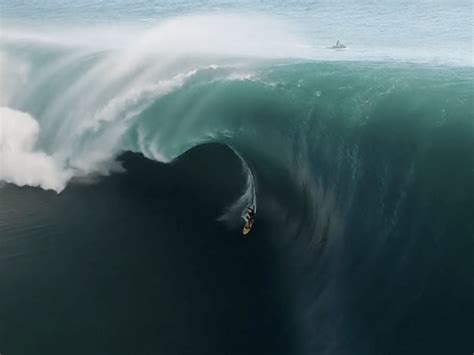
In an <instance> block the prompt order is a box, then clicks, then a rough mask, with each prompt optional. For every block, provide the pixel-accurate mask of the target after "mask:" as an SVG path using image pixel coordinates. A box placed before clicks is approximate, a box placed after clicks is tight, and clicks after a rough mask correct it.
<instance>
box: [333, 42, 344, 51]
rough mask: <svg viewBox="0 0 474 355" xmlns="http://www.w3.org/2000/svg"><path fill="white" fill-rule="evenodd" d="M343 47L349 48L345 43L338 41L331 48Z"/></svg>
mask: <svg viewBox="0 0 474 355" xmlns="http://www.w3.org/2000/svg"><path fill="white" fill-rule="evenodd" d="M342 48H347V47H346V46H345V45H344V44H342V43H341V42H340V41H337V42H336V45H334V46H332V47H331V49H342Z"/></svg>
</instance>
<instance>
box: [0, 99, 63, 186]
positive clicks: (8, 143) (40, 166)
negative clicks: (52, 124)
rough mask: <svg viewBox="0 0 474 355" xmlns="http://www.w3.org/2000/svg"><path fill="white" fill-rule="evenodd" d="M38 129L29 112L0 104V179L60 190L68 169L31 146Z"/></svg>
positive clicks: (17, 183)
mask: <svg viewBox="0 0 474 355" xmlns="http://www.w3.org/2000/svg"><path fill="white" fill-rule="evenodd" d="M39 131H40V128H39V125H38V123H37V122H36V121H35V119H34V118H33V117H31V116H30V115H29V114H27V113H25V112H21V111H17V110H13V109H11V108H8V107H0V180H3V181H6V182H9V183H13V184H16V185H19V186H24V185H30V186H40V187H42V188H43V189H46V190H54V191H56V192H60V191H61V190H63V189H64V187H65V185H66V182H67V181H68V179H69V178H70V177H71V173H70V172H68V171H67V170H64V169H63V168H62V167H61V165H60V164H58V163H57V162H56V161H55V160H54V159H53V158H52V157H51V156H49V155H47V154H46V153H44V152H41V151H35V150H34V148H35V144H36V141H37V139H38V134H39Z"/></svg>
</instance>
